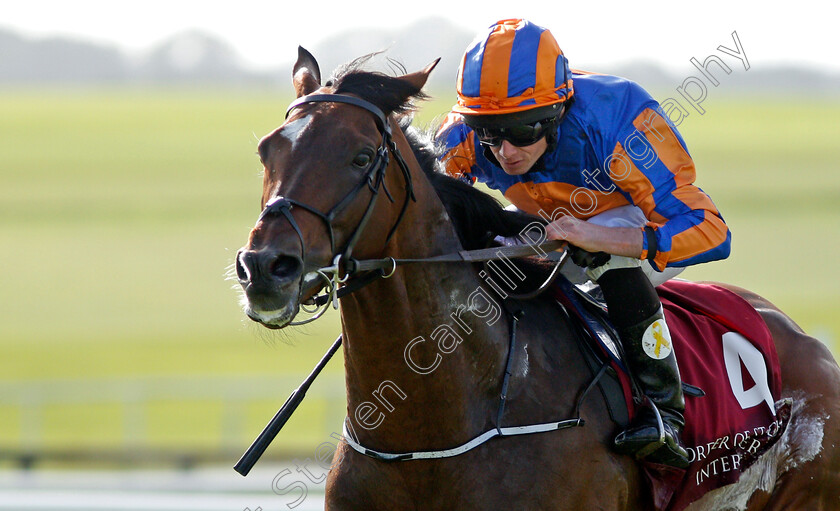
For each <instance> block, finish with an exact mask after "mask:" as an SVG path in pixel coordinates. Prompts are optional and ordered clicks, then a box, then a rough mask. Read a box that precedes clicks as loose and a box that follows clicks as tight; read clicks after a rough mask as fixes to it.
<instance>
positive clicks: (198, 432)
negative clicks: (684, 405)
mask: <svg viewBox="0 0 840 511" xmlns="http://www.w3.org/2000/svg"><path fill="white" fill-rule="evenodd" d="M284 92H285V89H284ZM437 96H438V97H444V99H443V100H436V101H432V102H427V103H425V104H424V105H423V107H422V109H421V111H420V113H419V114H418V123H419V124H425V123H429V122H431V120H432V119H433V118H434V117H435V116H437V115H440V114H442V113H443V112H444V111H445V110H446V109H447V107H448V106H449V104H450V103H449V101H448V100H447V99H445V98H446V95H437ZM290 99H291V98H290V97H288V96H286V95H284V94H283V93H281V92H276V91H241V90H240V91H224V90H219V91H201V92H196V91H178V90H175V91H156V92H142V91H110V90H98V91H71V92H59V91H55V90H52V91H50V90H38V91H22V90H17V91H8V90H7V91H3V92H0V263H2V266H0V268H1V269H0V281H1V282H2V285H0V385H2V384H4V383H6V384H10V383H14V382H18V383H20V382H23V383H27V384H29V383H31V384H32V385H33V387H34V386H35V385H36V384H37V382H40V381H45V380H46V381H49V382H52V383H55V384H58V385H61V384H62V382H72V381H78V380H82V381H92V382H94V383H96V382H101V385H103V386H107V385H113V384H114V382H120V381H123V380H131V379H141V380H144V381H154V380H155V379H156V378H157V379H160V378H171V377H175V376H183V377H184V378H183V379H176V380H173V381H176V382H182V383H174V385H175V384H184V385H186V384H187V383H183V382H189V381H190V378H195V379H199V378H201V377H205V376H225V377H229V378H231V379H232V381H235V380H236V379H237V378H240V377H241V378H243V379H245V378H246V377H247V376H253V375H276V376H277V377H278V380H277V382H278V388H277V389H276V399H267V400H262V401H259V402H256V403H250V404H248V405H247V406H246V407H244V409H243V410H242V417H241V420H242V421H244V425H243V426H242V427H241V428H239V429H236V430H235V431H237V433H236V434H235V435H234V436H233V437H231V436H230V435H226V434H225V433H224V431H223V429H224V428H223V427H221V426H219V424H221V423H223V422H224V421H223V419H222V417H224V416H225V413H226V412H225V408H226V407H228V406H231V403H229V402H223V401H221V400H215V401H214V400H212V399H210V400H208V399H196V400H192V401H189V400H186V401H183V400H182V401H171V400H166V399H163V398H157V399H155V400H152V401H150V402H149V403H147V404H145V405H143V413H144V414H145V415H144V419H143V420H144V425H143V436H144V439H143V440H142V442H141V443H142V445H143V446H147V447H148V446H151V447H169V446H187V447H195V448H201V449H219V448H222V447H231V446H233V447H242V448H244V447H245V446H247V444H248V443H249V442H250V441H251V440H252V438H253V436H254V435H256V433H257V432H258V431H259V429H260V428H261V427H262V426H263V425H264V424H265V423H266V422H267V421H268V419H270V418H271V416H272V415H273V413H274V412H275V410H276V409H277V407H278V406H279V405H281V404H282V403H283V401H284V400H285V398H286V397H287V395H288V393H289V392H290V391H291V390H292V389H293V388H294V386H295V385H296V383H293V384H288V383H287V380H281V376H288V377H289V378H290V380H288V381H293V382H297V381H299V380H301V379H302V378H303V377H304V376H305V375H306V374H307V373H308V372H309V370H311V368H312V367H313V366H314V365H315V363H316V362H317V360H318V359H319V358H320V356H321V355H322V353H323V352H324V351H325V350H326V348H327V346H328V345H329V343H330V342H331V341H332V340H333V339H334V338H335V336H336V335H337V334H338V332H339V327H338V323H337V319H336V315H335V314H330V315H329V316H328V317H326V318H324V319H322V320H320V321H318V322H316V323H314V324H313V325H310V326H308V327H306V328H304V329H302V330H300V331H295V332H286V333H280V334H276V333H269V332H267V331H265V330H262V329H260V328H259V327H257V326H256V325H253V324H251V323H250V322H249V321H248V320H246V319H244V316H243V315H242V313H241V311H240V309H239V305H238V294H237V292H236V291H235V290H234V289H233V288H234V286H233V284H234V283H233V282H232V281H229V280H225V271H226V269H227V268H228V266H229V265H230V264H231V262H232V259H233V256H234V253H235V251H236V250H237V249H238V248H239V247H240V246H241V245H242V244H243V243H244V242H245V240H246V237H247V234H248V230H249V229H250V227H251V226H252V225H253V222H254V221H255V219H256V217H257V215H258V213H259V197H260V192H261V177H260V171H261V167H260V165H259V162H258V158H257V157H256V155H255V151H256V144H257V141H258V139H259V137H261V136H262V135H264V134H266V133H267V132H269V131H270V130H272V129H273V128H275V127H276V126H278V125H279V124H280V123H281V122H282V120H283V115H284V111H285V108H286V105H287V104H288V103H289V101H290ZM661 99H664V98H661ZM703 106H704V107H705V109H706V113H705V114H704V115H700V114H699V113H697V112H693V113H691V114H690V115H689V116H688V117H687V118H686V119H685V120H684V121H683V123H682V125H681V126H680V130H681V132H682V133H683V135H684V138H685V139H686V140H687V143H688V145H689V149H690V151H691V153H692V155H693V157H694V159H695V161H696V163H697V166H698V172H699V179H698V184H699V185H700V186H701V187H702V188H703V189H704V190H706V191H707V192H708V193H709V194H710V195H711V196H712V197H713V199H714V200H715V202H716V203H717V205H718V206H719V208H720V210H721V211H722V212H723V214H724V216H725V218H726V220H727V222H728V224H729V226H730V227H731V230H732V232H733V252H732V255H731V257H730V258H729V260H727V261H723V262H717V263H714V264H707V265H703V266H700V267H697V268H692V269H689V270H688V271H686V272H685V273H683V276H684V277H686V278H691V279H709V280H718V281H725V282H730V283H734V284H737V285H740V286H743V287H746V288H749V289H752V290H754V291H757V292H759V293H761V294H762V295H764V296H765V297H767V298H769V299H770V300H772V301H774V302H775V303H776V304H777V305H778V306H780V307H781V308H782V309H783V310H785V311H786V312H788V313H789V314H790V315H791V316H792V317H793V318H794V319H795V320H796V321H797V322H798V323H799V324H800V325H801V326H803V327H804V328H805V329H806V330H808V331H809V332H810V333H812V334H813V335H815V336H817V337H819V338H821V339H822V340H824V341H825V342H826V343H828V344H829V345H830V346H831V347H832V349H834V350H836V349H837V345H836V344H835V342H836V340H837V339H838V336H840V314H838V312H840V311H838V304H840V291H838V275H840V269H838V266H837V264H836V262H835V260H834V258H835V257H836V254H837V253H838V251H840V206H838V204H840V174H838V170H840V169H838V168H837V163H836V162H837V159H836V151H837V140H838V135H840V128H838V123H837V118H838V116H840V101H838V100H832V99H814V100H806V101H801V102H797V103H791V102H789V101H785V102H780V101H778V98H771V97H767V98H754V97H753V98H732V97H723V96H713V95H712V94H710V97H709V99H707V100H706V102H705V103H704V105H703ZM835 352H836V351H835ZM337 358H340V357H337ZM341 371H342V368H341V361H340V360H335V361H333V362H332V363H331V364H330V366H328V369H327V372H328V373H330V374H332V375H334V376H335V378H333V380H331V383H330V385H333V386H335V385H338V386H339V389H338V392H339V393H340V392H341V389H340V385H341V379H340V374H341ZM325 381H326V380H325ZM284 385H285V386H284ZM316 385H317V384H316ZM323 385H326V383H324V384H323ZM0 388H2V387H0ZM7 388H9V387H7ZM319 392H321V393H323V392H325V391H324V390H323V389H321V390H320V391H319ZM18 401H20V396H12V395H0V449H3V448H14V447H19V446H21V445H22V444H26V443H27V442H28V443H30V444H31V443H32V442H33V441H34V442H35V447H38V446H42V447H57V448H61V447H67V446H77V447H81V448H98V447H115V446H121V445H125V442H126V440H125V431H126V418H125V414H124V413H123V407H122V405H120V404H118V403H110V404H108V403H105V404H78V403H76V404H74V403H72V402H68V403H58V404H53V405H50V406H48V407H46V408H45V409H44V410H43V411H42V413H41V419H40V424H41V426H40V431H39V432H38V433H37V435H35V436H33V434H32V433H31V432H29V431H26V428H27V426H26V424H27V423H26V421H25V420H23V418H22V415H23V414H24V413H25V412H23V411H22V410H21V408H20V407H19V406H17V405H16V403H17V402H18ZM341 406H342V405H341V403H340V401H339V402H336V401H335V400H332V401H325V400H324V399H319V398H318V397H317V396H316V397H315V398H312V399H309V400H307V401H306V402H305V403H304V405H303V406H302V407H301V408H300V410H299V412H298V413H297V414H296V415H295V417H294V418H293V419H292V421H291V422H290V423H289V425H288V427H287V429H286V430H284V432H283V433H282V434H281V435H280V437H279V438H278V440H277V443H278V445H279V447H277V448H279V449H282V448H289V449H296V450H306V449H310V448H314V446H315V445H317V444H318V443H320V442H322V441H324V440H326V439H328V435H329V433H330V431H338V428H339V427H340V425H339V421H340V418H341V417H342V415H343V413H344V411H343V410H342V409H341ZM313 424H315V425H316V427H313ZM32 438H35V440H32Z"/></svg>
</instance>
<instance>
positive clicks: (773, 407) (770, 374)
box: [645, 280, 790, 511]
mask: <svg viewBox="0 0 840 511" xmlns="http://www.w3.org/2000/svg"><path fill="white" fill-rule="evenodd" d="M657 291H658V293H659V297H660V299H661V300H662V305H663V308H664V310H665V317H666V320H667V324H668V328H669V330H670V332H671V338H672V342H673V343H674V349H675V351H676V355H677V360H678V362H679V366H680V375H681V377H682V379H683V381H684V382H686V383H689V384H691V385H695V386H697V387H700V388H701V389H703V391H705V393H706V395H705V396H703V397H691V396H686V427H685V429H684V430H683V435H682V438H683V442H684V444H685V445H686V447H687V448H688V451H689V454H690V460H691V465H690V467H689V468H688V469H687V470H685V471H682V470H676V469H670V468H668V467H661V466H656V465H651V464H648V465H646V466H645V471H646V473H647V475H648V477H649V479H650V482H651V487H652V489H653V495H654V502H655V505H656V508H657V509H659V510H669V511H679V510H682V509H684V508H685V507H687V506H688V505H689V504H691V503H692V502H694V501H695V500H697V499H699V498H700V497H702V496H703V495H704V494H705V493H706V492H708V491H711V490H714V489H715V488H719V487H721V486H725V485H728V484H732V483H735V482H737V481H738V478H739V477H740V475H741V473H742V472H743V471H745V470H746V469H747V468H749V466H750V465H751V464H752V463H753V462H754V461H755V460H756V459H757V458H758V457H759V456H761V455H762V454H763V453H764V452H766V451H767V449H769V448H770V447H771V446H772V445H773V444H774V443H775V442H776V441H777V440H778V439H779V437H780V436H781V434H782V432H783V431H784V429H785V428H786V426H787V422H788V420H789V418H790V405H789V403H785V404H781V403H780V397H781V389H782V381H781V372H780V368H779V359H778V355H777V353H776V348H775V346H774V344H773V339H772V337H771V335H770V331H769V330H768V329H767V326H766V324H765V323H764V320H763V319H762V318H761V316H759V314H758V313H757V312H756V311H755V309H754V308H753V307H752V306H751V305H750V304H749V303H747V302H746V301H745V300H744V299H743V298H741V297H740V296H738V295H736V294H735V293H733V292H731V291H729V290H727V289H724V288H723V287H720V286H716V285H713V284H700V283H695V282H687V281H680V280H672V281H669V282H666V283H665V284H663V285H661V286H659V287H658V288H657ZM777 403H780V405H779V406H778V407H777Z"/></svg>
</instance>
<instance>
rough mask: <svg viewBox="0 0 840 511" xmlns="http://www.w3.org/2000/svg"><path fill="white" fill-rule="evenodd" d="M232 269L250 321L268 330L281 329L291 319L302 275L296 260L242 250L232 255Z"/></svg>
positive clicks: (274, 253) (266, 250)
mask: <svg viewBox="0 0 840 511" xmlns="http://www.w3.org/2000/svg"><path fill="white" fill-rule="evenodd" d="M235 267H236V276H237V278H238V280H239V284H240V285H241V286H242V290H243V291H244V292H245V300H244V304H243V305H244V308H245V313H246V314H247V315H248V317H249V318H250V319H252V320H254V321H256V322H258V323H261V324H263V325H265V326H266V327H268V328H282V327H284V326H286V325H287V324H289V323H290V322H291V321H292V320H293V319H294V317H295V315H296V314H297V311H298V302H299V300H300V293H301V283H302V276H303V261H302V260H301V259H300V258H299V257H297V256H292V255H288V254H283V253H281V252H279V251H276V250H273V249H270V248H262V249H259V250H252V249H246V248H243V249H241V250H239V252H238V253H237V254H236V263H235Z"/></svg>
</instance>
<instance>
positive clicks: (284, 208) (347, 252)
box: [257, 94, 417, 280]
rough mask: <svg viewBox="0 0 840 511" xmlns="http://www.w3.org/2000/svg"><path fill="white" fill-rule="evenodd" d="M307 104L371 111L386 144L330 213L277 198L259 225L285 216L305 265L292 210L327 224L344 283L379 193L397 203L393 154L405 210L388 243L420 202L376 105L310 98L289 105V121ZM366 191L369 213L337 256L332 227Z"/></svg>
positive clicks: (333, 96) (330, 96) (350, 99)
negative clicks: (390, 175)
mask: <svg viewBox="0 0 840 511" xmlns="http://www.w3.org/2000/svg"><path fill="white" fill-rule="evenodd" d="M306 103H346V104H349V105H354V106H357V107H359V108H363V109H365V110H367V111H368V112H370V113H372V114H373V115H374V117H375V119H376V124H377V127H378V128H379V131H380V132H381V133H382V142H381V143H380V144H379V147H378V148H377V150H376V156H375V157H374V158H373V160H372V161H371V162H370V164H369V165H368V168H367V170H366V172H365V176H364V177H363V178H362V179H361V180H360V181H359V183H358V184H357V185H356V186H355V187H354V188H353V189H352V190H350V191H349V192H348V193H347V194H346V195H345V196H344V197H343V198H342V199H341V200H340V201H338V203H336V205H335V206H333V207H332V209H330V210H329V211H328V212H327V213H322V212H321V211H319V210H318V209H316V208H314V207H312V206H309V205H307V204H305V203H303V202H300V201H298V200H295V199H290V198H288V197H281V196H278V197H274V198H273V199H271V200H269V201H268V202H267V203H266V205H265V208H264V209H263V211H262V213H260V216H259V218H258V219H257V223H260V222H261V221H262V220H263V219H264V218H266V217H268V216H271V215H277V214H282V215H283V216H285V217H286V219H287V220H288V221H289V223H290V224H291V225H292V228H293V229H294V230H295V233H297V235H298V238H300V245H301V252H302V259H303V261H306V244H305V242H304V240H303V233H302V232H301V230H300V227H298V224H297V222H296V221H295V219H294V216H292V213H291V210H292V208H293V207H298V208H301V209H303V210H306V211H308V212H309V213H312V214H313V215H315V216H317V217H318V218H320V219H321V220H322V221H323V222H324V225H325V226H326V227H327V232H328V233H329V236H330V251H331V254H332V255H333V258H334V259H333V265H334V266H338V265H339V264H340V263H341V262H342V261H343V262H344V264H345V266H346V269H345V271H346V272H347V273H346V274H345V276H344V279H343V280H346V279H347V278H348V277H349V276H350V274H352V273H353V272H354V269H353V268H352V259H351V255H352V252H353V248H354V247H355V245H356V243H357V242H358V240H359V237H360V236H361V233H362V231H363V230H364V227H365V225H367V222H368V220H369V219H370V217H371V214H372V213H373V208H374V206H375V204H376V198H377V196H378V195H379V189H380V188H382V189H383V190H385V194H386V195H387V196H388V199H389V200H390V201H391V202H394V198H393V196H392V195H391V192H390V191H388V188H387V186H386V185H385V179H384V178H385V170H386V169H387V168H388V163H389V154H390V153H393V155H394V160H395V161H396V162H397V163H398V165H399V167H400V170H401V171H402V174H403V177H404V178H405V200H404V201H403V205H402V209H401V210H400V214H399V216H398V217H397V220H396V222H395V223H394V226H393V227H391V230H390V231H389V232H388V237H387V238H386V240H385V243H388V241H390V240H391V237H392V236H393V235H394V232H396V230H397V227H398V226H399V224H400V222H402V219H403V217H404V216H405V212H406V210H407V209H408V203H409V201H416V200H417V199H416V198H415V196H414V187H413V184H412V180H411V172H410V171H409V169H408V165H407V164H406V163H405V160H404V159H403V157H402V154H400V150H399V149H398V148H397V145H396V143H394V140H393V138H392V136H391V124H390V122H389V121H388V118H387V117H386V116H385V114H384V113H383V112H382V110H381V109H380V108H379V107H377V106H376V105H374V104H373V103H371V102H369V101H365V100H364V99H361V98H357V97H355V96H346V95H343V94H310V95H307V96H302V97H300V98H298V99H297V100H295V101H294V102H292V104H291V105H289V108H288V109H287V110H286V118H288V117H289V113H290V112H291V111H292V110H293V109H295V108H297V107H298V106H300V105H303V104H306ZM365 187H367V188H368V189H369V190H370V191H371V196H370V200H369V201H368V205H367V209H365V212H364V214H363V215H362V218H361V220H359V223H358V224H357V225H356V228H355V229H354V230H353V233H352V234H351V235H350V237H349V238H348V240H347V243H345V244H344V247H343V248H342V250H341V251H340V252H336V244H335V232H334V230H333V225H332V224H333V221H334V220H335V218H336V217H337V216H338V215H339V214H340V213H341V211H342V210H344V209H345V208H346V207H347V206H349V205H350V204H351V203H352V202H353V200H354V199H355V198H356V196H357V195H358V194H359V193H360V192H361V191H362V189H364V188H365Z"/></svg>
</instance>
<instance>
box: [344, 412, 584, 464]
mask: <svg viewBox="0 0 840 511" xmlns="http://www.w3.org/2000/svg"><path fill="white" fill-rule="evenodd" d="M583 424H584V420H583V419H581V418H580V417H578V418H576V419H567V420H564V421H560V422H546V423H544V424H531V425H529V426H511V427H509V428H494V429H491V430H490V431H486V432H484V433H482V434H481V435H478V436H477V437H475V438H473V439H472V440H470V441H469V442H467V443H465V444H463V445H459V446H458V447H453V448H452V449H443V450H440V451H417V452H403V453H395V452H381V451H376V450H374V449H369V448H367V447H365V446H363V445H362V444H360V443H359V442H357V441H356V439H355V438H353V436H352V435H351V434H350V432H349V431H348V430H347V421H346V420H345V421H344V431H343V433H344V440H345V441H346V442H347V444H348V445H349V446H350V447H352V448H353V449H355V450H356V451H358V452H360V453H362V454H364V455H365V456H370V457H371V458H374V459H377V460H382V461H408V460H424V459H437V458H451V457H452V456H458V455H459V454H463V453H465V452H467V451H469V450H471V449H474V448H475V447H478V446H479V445H481V444H483V443H484V442H486V441H488V440H490V439H491V438H493V437H497V436H503V437H504V436H515V435H528V434H531V433H544V432H546V431H554V430H557V429H566V428H572V427H575V426H583Z"/></svg>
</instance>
